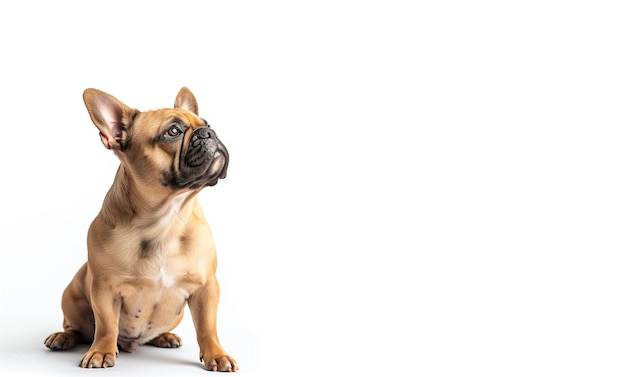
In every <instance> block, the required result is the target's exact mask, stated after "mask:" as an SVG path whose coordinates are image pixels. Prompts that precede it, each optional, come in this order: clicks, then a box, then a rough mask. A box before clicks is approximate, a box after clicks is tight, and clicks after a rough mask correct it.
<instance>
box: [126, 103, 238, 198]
mask: <svg viewBox="0 0 626 377" xmlns="http://www.w3.org/2000/svg"><path fill="white" fill-rule="evenodd" d="M128 136H129V138H128V148H127V149H126V150H124V155H125V158H124V157H122V156H120V157H121V158H122V160H125V162H126V164H127V165H128V166H129V167H130V168H131V169H132V170H133V171H134V173H135V175H136V176H138V177H140V179H142V180H143V181H144V182H146V183H153V184H160V185H162V186H165V187H169V188H171V189H173V190H179V189H199V188H202V187H206V186H213V185H215V184H217V181H218V180H219V179H223V178H225V177H226V170H227V168H228V151H227V150H226V147H225V146H224V144H222V142H221V141H220V140H219V139H218V138H217V135H216V134H215V131H213V130H212V129H211V128H210V126H209V125H208V124H207V122H206V121H205V120H203V119H201V118H199V117H198V116H197V115H195V114H194V113H192V112H189V111H186V110H182V109H161V110H154V111H148V112H140V113H137V114H136V116H135V119H133V124H132V126H131V127H130V132H129V135H128ZM157 181H158V183H157Z"/></svg>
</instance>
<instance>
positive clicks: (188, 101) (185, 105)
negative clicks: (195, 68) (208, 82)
mask: <svg viewBox="0 0 626 377" xmlns="http://www.w3.org/2000/svg"><path fill="white" fill-rule="evenodd" d="M174 108H176V109H183V110H187V111H191V112H192V113H194V114H196V115H198V102H197V101H196V97H195V96H194V95H193V93H191V90H189V89H187V88H185V87H182V88H181V89H180V91H178V94H177V95H176V101H175V102H174Z"/></svg>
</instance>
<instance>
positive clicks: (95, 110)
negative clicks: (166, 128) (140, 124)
mask: <svg viewBox="0 0 626 377" xmlns="http://www.w3.org/2000/svg"><path fill="white" fill-rule="evenodd" d="M83 100H84V101H85V106H87V110H88V111H89V116H91V120H92V121H93V124H95V125H96V127H98V129H99V130H100V139H101V140H102V144H104V146H105V147H106V148H107V149H113V150H122V151H123V150H124V149H126V145H127V136H128V129H129V127H130V125H131V123H132V121H133V119H134V118H135V114H136V113H137V110H134V109H131V108H130V107H128V106H126V105H124V104H123V103H122V102H121V101H120V100H118V99H117V98H115V97H113V96H112V95H110V94H108V93H105V92H103V91H100V90H98V89H91V88H90V89H86V90H85V92H84V93H83Z"/></svg>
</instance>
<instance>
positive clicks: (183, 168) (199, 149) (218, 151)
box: [163, 127, 229, 189]
mask: <svg viewBox="0 0 626 377" xmlns="http://www.w3.org/2000/svg"><path fill="white" fill-rule="evenodd" d="M228 161H229V157H228V150H227V149H226V147H225V146H224V144H222V142H221V141H220V140H219V139H218V138H217V136H216V135H215V132H214V131H213V130H212V129H210V128H208V127H202V128H198V129H196V130H194V131H193V133H192V135H191V137H190V139H189V142H188V143H187V147H186V148H183V149H182V150H181V158H180V162H179V167H178V171H174V172H172V173H171V176H170V177H166V179H164V181H163V184H164V185H166V186H167V185H169V186H173V187H175V188H178V189H182V188H190V189H198V188H202V187H206V186H215V185H216V184H217V182H218V181H219V180H220V179H224V178H226V172H227V170H228Z"/></svg>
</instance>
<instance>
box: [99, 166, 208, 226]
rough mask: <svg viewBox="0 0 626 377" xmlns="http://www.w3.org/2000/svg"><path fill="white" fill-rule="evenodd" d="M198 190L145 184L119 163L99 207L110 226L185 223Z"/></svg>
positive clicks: (190, 213)
mask: <svg viewBox="0 0 626 377" xmlns="http://www.w3.org/2000/svg"><path fill="white" fill-rule="evenodd" d="M198 191H199V190H195V191H185V192H172V191H168V190H167V189H166V188H162V187H158V188H156V189H154V188H150V187H145V185H142V184H141V182H139V181H138V180H137V179H135V178H133V177H132V175H131V174H130V173H129V172H128V171H127V169H126V168H125V167H124V164H121V165H120V167H119V169H118V171H117V174H116V177H115V180H114V182H113V185H112V186H111V188H110V189H109V192H108V193H107V195H106V198H105V199H104V201H105V203H104V205H103V209H108V211H107V212H104V213H102V215H103V216H104V219H105V221H106V222H107V223H109V225H111V226H112V227H118V226H124V225H133V226H140V227H141V226H151V225H153V224H157V223H162V224H172V223H178V222H180V223H185V222H186V221H187V220H188V219H189V217H190V216H191V215H192V213H193V208H194V203H195V197H196V195H197V194H198ZM172 220H173V221H172Z"/></svg>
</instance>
